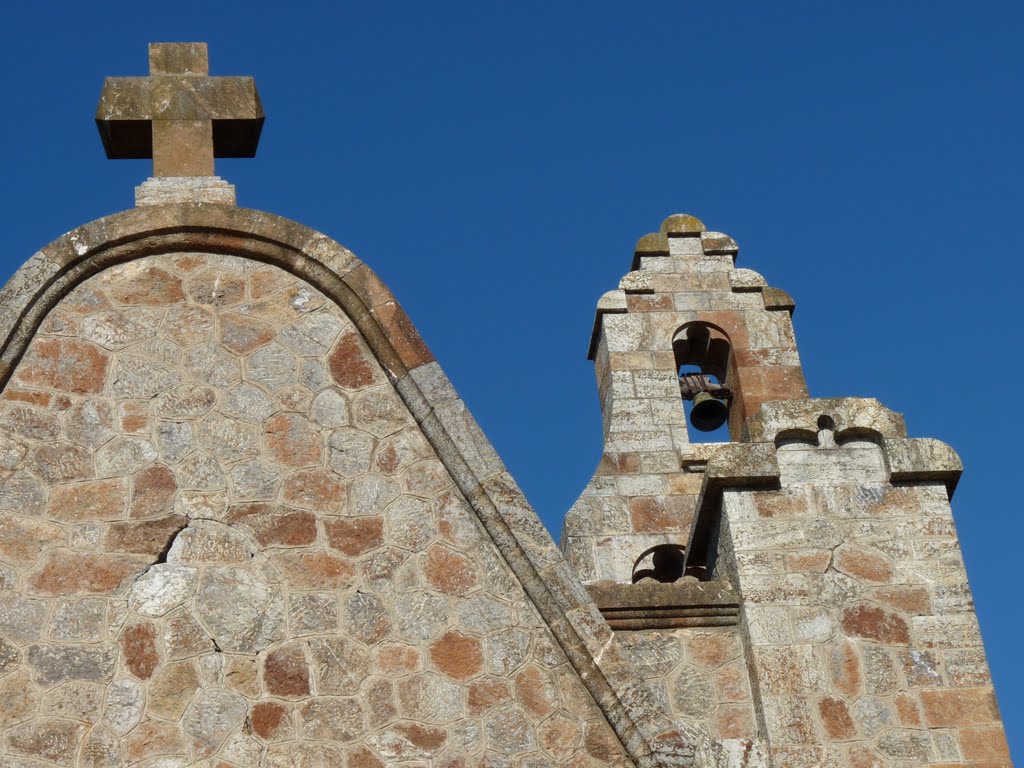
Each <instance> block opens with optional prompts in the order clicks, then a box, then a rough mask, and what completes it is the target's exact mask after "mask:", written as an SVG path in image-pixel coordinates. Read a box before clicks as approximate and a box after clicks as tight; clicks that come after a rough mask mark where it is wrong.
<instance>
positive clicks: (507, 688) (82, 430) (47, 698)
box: [0, 253, 632, 768]
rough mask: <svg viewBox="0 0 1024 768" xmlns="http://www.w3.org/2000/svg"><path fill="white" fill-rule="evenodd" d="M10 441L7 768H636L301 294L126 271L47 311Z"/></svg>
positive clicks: (175, 258) (0, 706)
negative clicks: (403, 765)
mask: <svg viewBox="0 0 1024 768" xmlns="http://www.w3.org/2000/svg"><path fill="white" fill-rule="evenodd" d="M0 437H2V439H0V471H2V475H3V480H2V482H0V765H3V766H5V768H7V767H8V766H10V767H11V768H13V766H19V768H20V767H21V766H29V765H37V764H58V765H82V766H115V765H122V764H136V763H139V764H145V765H152V766H156V765H160V766H161V767H162V768H170V767H171V766H179V765H181V766H183V765H192V764H202V765H210V766H213V765H217V766H224V765H237V766H249V765H265V766H285V765H287V766H323V765H339V766H341V765H349V766H353V767H355V766H361V767H363V768H366V767H369V766H378V765H386V764H387V765H390V764H394V763H396V762H399V761H406V762H407V763H408V764H410V765H412V764H418V765H426V764H430V765H437V766H441V765H445V766H461V765H469V764H473V765H477V764H481V765H482V764H486V765H493V766H500V765H511V764H513V763H514V764H516V765H551V764H559V765H573V766H596V765H626V764H632V763H631V762H630V761H628V760H627V759H626V758H625V756H624V753H623V750H622V746H621V745H620V743H619V740H618V739H617V738H616V736H615V734H614V733H613V732H612V730H611V728H610V727H609V725H608V723H607V720H606V719H605V716H604V714H603V713H602V711H601V710H600V709H599V708H598V707H597V705H596V704H595V702H594V700H593V699H592V698H591V696H590V694H589V693H588V692H587V689H586V688H585V687H584V685H583V684H582V682H581V680H580V678H579V676H578V675H577V673H576V672H575V670H574V669H573V668H572V667H571V666H570V665H569V664H568V662H567V660H566V657H565V655H564V653H563V652H562V650H561V647H560V645H559V644H558V643H557V642H556V641H555V640H554V638H553V636H552V634H551V632H550V631H549V630H548V629H547V626H546V625H545V623H544V622H543V621H542V620H541V617H540V615H539V614H538V612H537V609H536V608H535V607H534V605H533V603H532V602H531V601H530V600H529V599H528V598H527V596H526V594H525V592H524V590H523V588H522V586H521V585H520V582H519V581H518V580H517V578H516V577H515V576H514V575H513V573H512V571H511V570H510V568H509V566H508V564H507V563H506V562H505V560H504V559H503V558H502V557H501V555H500V554H499V553H498V550H497V549H496V548H495V546H494V545H493V544H492V542H491V540H490V538H489V537H488V535H487V534H486V532H485V531H484V529H483V527H482V526H481V524H480V522H479V521H478V520H477V518H476V516H475V515H474V514H473V511H472V510H471V508H470V507H469V505H468V504H467V503H466V501H465V498H464V497H463V496H462V494H461V493H460V492H459V490H458V489H457V488H456V487H455V485H454V483H453V481H452V478H451V476H450V475H449V473H448V472H447V470H446V469H445V467H444V465H442V463H441V462H440V461H439V460H438V457H437V455H436V453H435V452H434V450H433V449H432V447H431V445H430V443H429V442H428V441H427V439H425V437H424V436H423V434H422V433H421V431H420V428H419V427H418V426H417V424H416V422H415V421H414V420H413V418H412V416H411V415H410V413H409V411H408V409H407V408H406V406H405V405H404V403H403V401H402V399H401V398H400V397H399V396H398V394H397V393H396V391H395V389H394V387H393V385H392V384H391V383H390V382H389V380H388V378H387V376H386V375H385V372H384V371H383V370H382V368H381V367H380V365H379V364H378V363H377V362H376V360H375V359H374V357H373V355H371V354H370V353H369V352H368V350H367V348H366V345H365V343H364V340H363V339H362V337H361V335H360V333H359V332H358V331H357V330H356V329H355V327H354V326H353V324H352V322H351V321H350V319H349V318H348V317H346V315H345V314H344V313H343V312H342V311H341V310H340V309H339V307H338V306H337V305H336V304H334V303H333V302H331V301H329V300H328V299H327V298H326V297H325V296H324V295H322V294H321V293H320V292H318V291H317V290H316V289H314V288H313V287H311V286H310V285H308V284H306V283H303V282H302V281H301V280H299V279H297V278H296V277H294V276H292V275H289V274H287V273H285V272H283V271H281V270H280V269H278V268H276V267H272V266H268V265H264V264H260V263H258V262H253V261H247V260H245V259H241V258H237V257H233V256H224V255H215V254H195V253H189V254H163V255H159V256H149V257H146V258H142V259H138V260H135V261H131V262H128V263H125V264H120V265H117V266H113V267H111V268H108V269H106V270H105V271H102V272H100V273H99V274H97V275H95V276H94V277H91V278H89V279H88V280H86V281H85V282H84V283H82V284H81V285H80V286H79V287H78V288H76V289H75V290H74V291H73V292H72V293H71V294H70V295H69V296H68V297H66V298H65V299H64V300H63V301H61V302H60V304H59V305H58V306H57V307H56V308H55V309H53V310H52V311H51V312H49V313H48V315H47V316H46V318H45V321H44V322H43V323H42V325H41V327H40V328H39V332H38V334H37V335H36V336H35V338H34V339H33V340H32V341H31V343H30V345H29V346H28V348H27V351H26V353H25V355H24V357H23V359H22V360H21V362H20V363H19V364H18V365H17V367H16V369H15V371H14V373H13V376H12V377H11V379H10V381H9V382H8V384H7V386H6V389H5V390H4V393H3V400H2V404H0ZM157 758H159V759H157ZM37 761H38V762H37Z"/></svg>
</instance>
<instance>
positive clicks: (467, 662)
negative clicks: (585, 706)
mask: <svg viewBox="0 0 1024 768" xmlns="http://www.w3.org/2000/svg"><path fill="white" fill-rule="evenodd" d="M430 660H431V661H432V662H433V664H434V666H435V667H437V669H438V670H439V671H440V672H442V673H444V674H445V675H447V676H448V677H450V678H452V679H454V680H468V679H469V678H471V677H473V676H475V675H477V674H478V673H479V672H480V670H481V669H483V651H482V648H481V644H480V641H479V640H478V639H477V638H475V637H472V636H469V635H464V634H462V633H461V632H456V631H449V632H446V633H445V634H444V635H442V636H441V637H440V638H439V639H438V640H437V641H436V642H435V643H434V644H433V645H431V647H430Z"/></svg>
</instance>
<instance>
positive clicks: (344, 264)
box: [0, 44, 1010, 768]
mask: <svg viewBox="0 0 1024 768" xmlns="http://www.w3.org/2000/svg"><path fill="white" fill-rule="evenodd" d="M150 60H151V70H152V75H151V78H148V79H147V78H117V79H114V80H113V81H108V88H107V89H106V90H105V92H104V101H103V102H101V109H100V112H99V113H98V116H97V120H98V124H99V126H100V129H101V132H104V131H105V133H103V136H104V141H105V145H106V147H107V150H108V153H109V154H110V156H111V157H128V156H151V155H153V154H157V155H159V158H158V162H157V163H156V165H155V171H154V178H152V179H150V180H149V181H147V182H145V183H144V184H142V185H141V186H140V187H139V189H138V190H137V197H136V200H137V207H136V208H135V209H133V210H130V211H125V212H122V213H118V214H114V215H112V216H108V217H106V218H103V219H100V220H98V221H95V222H92V223H90V224H86V225H84V226H82V227H79V228H78V229H76V230H74V231H72V232H70V233H68V234H67V235H65V236H64V237H62V238H60V239H58V240H57V241H55V242H53V243H51V244H50V245H48V246H46V247H45V248H44V249H43V250H41V251H40V252H39V253H37V254H35V255H34V256H32V257H31V258H30V259H28V261H27V262H26V263H25V265H24V266H23V267H22V268H21V269H20V270H19V271H18V272H17V273H16V274H15V276H14V277H13V278H12V279H11V281H10V282H8V284H7V285H6V286H5V287H4V288H3V289H2V290H0V339H2V342H0V768H39V767H40V766H53V765H57V766H88V767H89V768H122V767H124V766H141V767H143V768H184V767H185V766H203V768H230V767H232V766H233V767H235V768H249V767H253V768H256V767H259V768H318V767H319V766H332V767H333V766H339V767H340V768H378V767H380V766H392V765H397V766H408V767H409V768H414V767H415V768H426V767H428V766H429V767H432V768H469V767H470V766H474V767H476V766H479V767H481V768H483V767H486V768H505V767H509V768H510V767H511V766H524V767H534V768H539V767H540V766H571V767H573V768H596V767H597V766H640V767H642V768H654V767H655V766H666V767H672V768H770V767H774V768H818V767H820V768H910V767H911V766H932V767H933V768H951V767H952V766H975V768H996V767H997V766H1009V765H1010V760H1009V753H1008V750H1007V746H1006V741H1005V737H1004V735H1003V731H1002V725H1001V722H1000V718H999V712H998V707H997V705H996V699H995V694H994V691H993V688H992V683H991V679H990V677H989V674H988V668H987V664H986V661H985V656H984V651H983V648H982V645H981V639H980V635H979V632H978V626H977V621H976V619H975V616H974V613H973V606H972V603H971V595H970V589H969V587H968V584H967V578H966V574H965V573H964V568H963V561H962V558H961V555H960V552H959V548H958V545H957V538H956V530H955V527H954V525H953V520H952V515H951V512H950V507H949V498H950V496H951V494H952V492H953V490H954V489H955V486H956V482H957V479H958V477H959V474H960V464H959V460H958V459H957V457H956V455H955V454H954V453H953V451H952V450H951V449H950V448H948V447H947V446H945V445H943V444H941V443H938V442H936V441H933V440H925V439H912V438H909V437H908V436H907V432H906V428H905V426H904V424H903V421H902V418H901V417H900V416H899V415H897V414H894V413H892V412H891V411H888V410H887V409H885V408H884V407H883V406H881V405H880V404H879V403H877V402H876V401H873V400H863V399H853V398H850V399H833V400H814V399H811V398H809V396H808V392H807V390H806V386H805V385H804V381H803V376H802V373H801V369H800V361H799V357H798V354H797V350H796V341H795V337H794V335H793V327H792V322H791V319H790V315H791V313H792V311H793V302H792V300H791V299H790V298H789V297H788V296H787V295H786V294H785V293H784V292H782V291H780V290H778V289H774V288H771V287H769V286H768V285H767V283H766V282H765V281H764V279H763V278H761V277H760V275H758V274H757V273H755V272H752V271H750V270H745V269H737V268H735V266H734V259H735V256H736V253H737V250H738V249H737V246H736V244H735V242H733V241H732V240H731V239H730V238H728V237H727V236H725V235H722V234H719V233H709V232H707V231H705V228H704V225H703V224H702V223H701V222H700V221H699V220H697V219H695V218H694V217H692V216H685V215H678V216H672V217H669V219H667V220H666V221H665V223H664V224H663V226H662V228H661V230H660V231H659V232H657V233H654V234H652V235H648V236H645V237H644V238H642V239H641V240H640V242H639V243H638V245H637V248H636V253H635V257H634V264H633V270H632V271H631V272H629V273H628V274H627V275H626V277H624V278H623V280H622V281H621V283H620V286H619V288H618V290H616V291H612V292H610V293H609V294H606V295H605V296H604V297H603V298H602V299H601V301H600V303H599V306H598V316H597V320H596V323H595V326H594V334H593V338H592V342H591V357H592V358H593V359H594V361H595V364H596V367H597V375H598V388H599V392H600V395H601V403H602V408H603V412H604V424H605V446H604V456H603V458H602V460H601V463H600V466H599V467H598V470H597V472H596V474H595V476H594V478H593V479H592V480H591V481H590V483H589V484H588V485H587V487H586V488H585V490H584V491H583V493H582V495H581V497H580V500H579V501H578V502H577V503H576V505H574V507H573V508H572V509H571V510H570V511H569V513H568V515H567V517H566V522H565V529H564V532H563V537H562V548H561V549H560V548H558V547H556V545H555V543H554V542H553V541H552V539H551V537H550V535H549V534H548V532H547V531H546V530H545V529H544V527H543V525H542V524H541V523H540V520H539V519H538V517H537V515H536V514H535V513H534V511H533V510H532V508H531V507H530V505H529V503H528V502H527V500H526V499H525V498H524V496H523V494H522V492H521V491H520V490H519V489H518V487H517V486H516V484H515V481H514V480H513V479H512V478H511V477H510V476H509V474H508V472H507V471H506V469H505V467H504V466H503V465H502V463H501V461H500V459H499V458H498V456H497V455H496V453H495V452H494V450H493V448H492V447H491V446H490V444H489V443H488V442H487V440H486V438H485V437H484V436H483V434H482V433H481V431H480V429H479V428H478V426H477V425H476V422H475V421H474V419H473V417H472V415H471V414H470V413H469V412H468V410H467V409H466V407H465V405H464V403H463V402H462V401H461V400H460V399H459V397H458V395H457V394H456V393H455V391H454V390H453V389H452V387H451V384H450V383H449V381H448V380H447V378H446V377H445V375H444V373H443V371H442V370H441V368H440V367H439V365H438V363H437V362H436V361H435V360H434V359H433V357H432V355H431V353H430V351H429V349H428V348H427V346H426V345H425V344H424V342H423V341H422V339H421V338H420V337H419V335H418V334H417V332H416V330H415V328H414V327H413V325H412V322H411V321H410V319H409V318H408V317H407V316H406V315H405V313H404V311H403V310H402V308H401V306H400V305H399V304H398V302H397V301H396V300H395V298H394V296H392V294H391V293H390V291H388V289H387V288H386V287H385V286H384V285H383V284H382V283H381V282H380V280H379V279H378V278H377V277H376V276H375V275H374V273H373V272H372V271H371V270H370V269H369V268H368V267H367V266H366V265H365V264H363V263H362V262H360V261H359V260H358V259H357V258H356V257H355V256H354V255H353V254H352V253H350V252H349V251H347V250H346V249H344V248H343V247H342V246H340V245H339V244H338V243H336V242H334V241H333V240H331V239H329V238H327V237H326V236H324V235H322V234H320V233H317V232H314V231H312V230H309V229H307V228H305V227H303V226H302V225H300V224H297V223H296V222H293V221H288V220H285V219H282V218H279V217H277V216H274V215H272V214H267V213H263V212H259V211H250V210H245V209H241V208H238V207H236V206H235V204H234V200H235V198H234V188H233V187H231V186H230V185H229V184H228V183H227V182H224V181H223V180H221V179H219V178H217V177H215V176H213V157H214V156H231V155H232V154H235V155H237V154H243V153H245V152H248V153H250V154H251V153H252V152H255V142H256V141H257V140H258V137H259V130H258V129H259V126H260V125H261V124H262V110H261V108H260V107H259V100H258V97H257V96H256V92H255V85H254V84H253V83H252V81H251V80H249V79H245V78H233V79H227V80H230V82H224V81H222V80H220V79H218V78H211V77H209V75H208V67H207V63H206V48H205V45H202V44H167V45H157V46H152V47H151V51H150ZM125 94H128V96H131V98H128V97H127V96H125ZM167 94H172V95H174V94H177V96H175V98H176V99H177V100H175V99H171V101H168V102H164V101H162V97H163V96H164V95H167ZM158 97H160V98H158ZM165 103H173V104H174V109H172V110H169V111H168V110H167V109H165V108H164V105H165ZM218 121H222V122H223V123H226V124H227V127H226V128H225V125H224V124H222V125H221V127H220V128H218ZM147 124H151V125H149V127H148V128H147ZM147 130H151V131H152V133H151V135H150V134H147V133H146V131H147ZM225 131H226V132H225ZM175 137H177V138H175ZM147 142H148V144H147ZM147 152H148V153H149V154H148V155H147V154H146V153H147ZM140 153H141V154H140ZM681 372H682V373H686V374H693V375H696V374H695V372H696V373H699V375H701V376H707V377H711V379H713V384H712V385H713V386H714V387H718V389H715V391H716V392H718V393H719V395H720V396H721V397H723V398H727V400H724V401H723V402H727V405H728V425H729V432H730V438H731V439H730V440H729V441H727V442H716V443H701V442H699V441H698V440H696V439H694V438H695V433H691V432H690V429H689V428H688V426H687V424H686V420H685V410H684V402H683V401H684V394H683V393H682V392H681V389H680V381H679V376H680V373H681ZM712 385H708V384H707V381H704V383H703V384H702V385H701V386H712ZM690 394H692V392H691V393H689V394H687V395H686V396H687V397H689V396H690Z"/></svg>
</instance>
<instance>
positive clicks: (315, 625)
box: [288, 585, 338, 636]
mask: <svg viewBox="0 0 1024 768" xmlns="http://www.w3.org/2000/svg"><path fill="white" fill-rule="evenodd" d="M323 586H327V585H323ZM288 625H289V628H290V629H291V632H292V634H294V635H299V636H302V635H324V634H334V633H335V632H336V631H337V628H338V597H337V595H335V594H334V593H333V592H307V593H297V594H293V595H291V596H290V597H289V598H288Z"/></svg>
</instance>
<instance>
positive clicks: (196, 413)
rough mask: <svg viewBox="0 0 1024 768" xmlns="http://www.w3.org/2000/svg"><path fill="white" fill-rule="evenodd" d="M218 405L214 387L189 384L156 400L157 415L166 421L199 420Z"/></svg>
mask: <svg viewBox="0 0 1024 768" xmlns="http://www.w3.org/2000/svg"><path fill="white" fill-rule="evenodd" d="M216 403H217V391H216V390H215V389H214V388H213V387H209V386H206V385H203V384H196V383H192V382H189V383H187V384H181V385H179V386H177V387H174V389H171V390H170V391H168V392H165V393H164V394H162V395H161V396H160V397H159V398H157V400H156V413H157V415H158V416H160V417H162V418H165V419H173V420H180V419H198V418H199V417H200V416H202V415H204V414H205V413H207V412H208V411H209V410H210V409H211V408H213V406H214V405H216Z"/></svg>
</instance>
